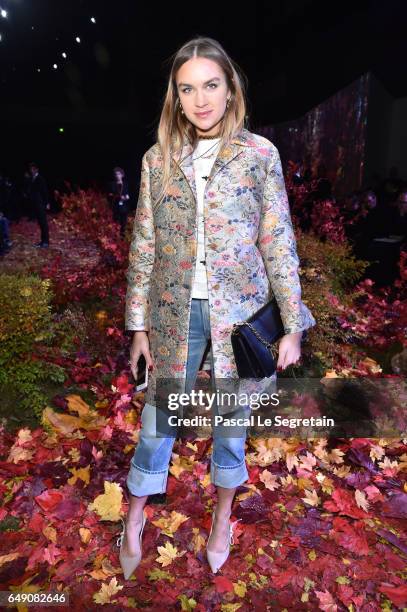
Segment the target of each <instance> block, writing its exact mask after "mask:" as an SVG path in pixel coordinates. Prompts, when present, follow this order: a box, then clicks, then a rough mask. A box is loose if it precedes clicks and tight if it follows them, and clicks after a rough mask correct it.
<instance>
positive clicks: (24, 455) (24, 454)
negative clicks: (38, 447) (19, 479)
mask: <svg viewBox="0 0 407 612" xmlns="http://www.w3.org/2000/svg"><path fill="white" fill-rule="evenodd" d="M33 454H34V451H32V450H30V449H29V448H23V447H22V446H16V445H14V446H12V447H11V449H10V453H9V456H8V457H7V461H8V462H9V463H18V462H19V461H30V459H32V456H33Z"/></svg>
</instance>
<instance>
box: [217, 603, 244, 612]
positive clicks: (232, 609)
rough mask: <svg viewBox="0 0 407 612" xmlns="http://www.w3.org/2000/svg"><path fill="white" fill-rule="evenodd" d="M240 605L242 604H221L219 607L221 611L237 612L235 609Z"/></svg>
mask: <svg viewBox="0 0 407 612" xmlns="http://www.w3.org/2000/svg"><path fill="white" fill-rule="evenodd" d="M242 605H243V604H241V603H227V604H221V606H220V609H221V612H237V610H238V609H239V608H241V607H242Z"/></svg>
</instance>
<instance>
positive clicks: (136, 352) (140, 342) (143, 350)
mask: <svg viewBox="0 0 407 612" xmlns="http://www.w3.org/2000/svg"><path fill="white" fill-rule="evenodd" d="M141 355H144V358H145V360H146V367H147V368H148V369H153V368H154V362H153V359H152V357H151V354H150V343H149V340H148V335H147V332H146V331H135V332H134V335H133V340H132V343H131V347H130V368H131V373H132V374H133V376H134V380H137V371H138V365H137V364H138V360H139V359H140V357H141Z"/></svg>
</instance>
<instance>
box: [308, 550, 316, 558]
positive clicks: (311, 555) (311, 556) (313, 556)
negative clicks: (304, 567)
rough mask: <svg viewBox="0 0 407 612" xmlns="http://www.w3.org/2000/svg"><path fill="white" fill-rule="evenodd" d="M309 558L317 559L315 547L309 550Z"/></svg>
mask: <svg viewBox="0 0 407 612" xmlns="http://www.w3.org/2000/svg"><path fill="white" fill-rule="evenodd" d="M308 558H309V559H311V561H315V559H316V558H317V553H316V552H315V550H314V549H312V550H310V551H309V553H308Z"/></svg>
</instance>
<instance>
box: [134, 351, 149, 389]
mask: <svg viewBox="0 0 407 612" xmlns="http://www.w3.org/2000/svg"><path fill="white" fill-rule="evenodd" d="M147 385H148V368H147V367H146V358H145V357H144V355H141V356H140V359H139V360H138V362H137V381H136V391H144V389H146V388H147Z"/></svg>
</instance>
